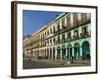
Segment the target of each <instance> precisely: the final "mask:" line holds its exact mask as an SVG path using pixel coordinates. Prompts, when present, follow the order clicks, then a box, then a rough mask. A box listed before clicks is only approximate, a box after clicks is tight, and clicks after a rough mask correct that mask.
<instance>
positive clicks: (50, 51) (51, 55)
mask: <svg viewBox="0 0 100 80" xmlns="http://www.w3.org/2000/svg"><path fill="white" fill-rule="evenodd" d="M51 58H52V48H50V59H51Z"/></svg>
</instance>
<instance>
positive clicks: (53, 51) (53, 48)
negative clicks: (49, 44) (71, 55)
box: [53, 47, 55, 59]
mask: <svg viewBox="0 0 100 80" xmlns="http://www.w3.org/2000/svg"><path fill="white" fill-rule="evenodd" d="M53 59H55V47H54V48H53Z"/></svg>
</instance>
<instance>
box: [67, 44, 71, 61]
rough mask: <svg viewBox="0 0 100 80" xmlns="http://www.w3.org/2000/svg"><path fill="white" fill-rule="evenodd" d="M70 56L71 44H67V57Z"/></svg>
mask: <svg viewBox="0 0 100 80" xmlns="http://www.w3.org/2000/svg"><path fill="white" fill-rule="evenodd" d="M71 58H72V45H71V44H69V45H68V46H67V59H68V60H70V59H71Z"/></svg>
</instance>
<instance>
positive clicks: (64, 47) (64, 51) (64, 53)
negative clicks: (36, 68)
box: [62, 45, 66, 59]
mask: <svg viewBox="0 0 100 80" xmlns="http://www.w3.org/2000/svg"><path fill="white" fill-rule="evenodd" d="M65 58H66V46H65V45H63V46H62V59H65Z"/></svg>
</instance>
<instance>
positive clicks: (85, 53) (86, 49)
mask: <svg viewBox="0 0 100 80" xmlns="http://www.w3.org/2000/svg"><path fill="white" fill-rule="evenodd" d="M82 58H83V60H85V59H90V45H89V42H88V41H85V42H83V44H82Z"/></svg>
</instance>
